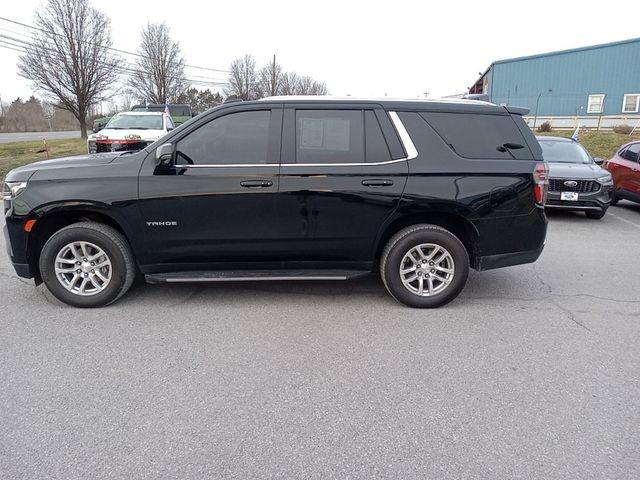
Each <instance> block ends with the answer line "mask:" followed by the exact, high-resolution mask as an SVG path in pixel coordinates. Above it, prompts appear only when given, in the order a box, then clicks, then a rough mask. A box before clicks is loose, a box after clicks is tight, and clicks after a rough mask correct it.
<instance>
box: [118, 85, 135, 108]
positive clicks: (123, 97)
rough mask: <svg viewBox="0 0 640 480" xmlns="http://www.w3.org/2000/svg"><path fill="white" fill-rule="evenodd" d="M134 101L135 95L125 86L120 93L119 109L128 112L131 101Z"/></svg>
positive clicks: (131, 104)
mask: <svg viewBox="0 0 640 480" xmlns="http://www.w3.org/2000/svg"><path fill="white" fill-rule="evenodd" d="M135 101H136V96H135V95H134V94H133V92H132V91H131V90H129V89H127V88H125V89H124V90H123V91H122V92H121V93H120V111H122V112H128V111H129V110H131V107H132V106H133V102H135Z"/></svg>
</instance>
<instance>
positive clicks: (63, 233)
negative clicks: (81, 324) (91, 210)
mask: <svg viewBox="0 0 640 480" xmlns="http://www.w3.org/2000/svg"><path fill="white" fill-rule="evenodd" d="M40 275H41V276H42V280H43V282H44V284H45V285H46V286H47V288H48V289H49V291H50V292H51V293H52V294H53V295H54V296H55V297H56V298H58V300H60V301H62V302H64V303H67V304H69V305H72V306H74V307H102V306H104V305H108V304H110V303H112V302H114V301H116V300H117V299H118V298H120V297H121V296H122V295H124V294H125V293H126V291H127V290H128V289H129V287H130V286H131V284H132V283H133V280H134V277H135V265H134V260H133V255H132V253H131V250H130V248H129V245H128V244H127V241H126V239H125V238H124V236H123V235H122V234H121V233H120V232H118V231H117V230H115V229H113V228H111V227H109V226H107V225H103V224H100V223H94V222H81V223H75V224H73V225H69V226H68V227H65V228H63V229H61V230H59V231H57V232H56V233H54V234H53V235H52V236H51V238H49V240H47V242H46V243H45V245H44V247H43V248H42V252H41V254H40Z"/></svg>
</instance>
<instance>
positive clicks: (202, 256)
mask: <svg viewBox="0 0 640 480" xmlns="http://www.w3.org/2000/svg"><path fill="white" fill-rule="evenodd" d="M254 112H255V113H256V115H255V118H252V117H251V114H252V113H254ZM225 113H226V112H225ZM233 115H238V116H237V117H235V118H234V117H233ZM236 120H238V121H236ZM216 121H217V122H218V123H214V122H216ZM265 121H267V122H268V123H267V124H266V125H265ZM208 122H210V123H208ZM208 122H205V123H203V124H202V126H200V127H199V128H197V129H194V130H192V131H191V132H189V133H187V134H186V135H185V136H184V137H182V138H180V139H178V140H177V141H176V142H174V143H175V148H176V155H175V157H176V161H177V162H179V163H181V164H182V165H177V166H175V167H170V168H168V169H167V168H160V167H156V166H155V164H154V158H151V157H152V156H150V158H147V160H146V161H145V165H144V166H143V169H142V172H141V174H140V181H139V190H140V209H141V212H142V216H143V218H144V220H145V230H146V240H147V243H148V245H149V248H150V249H151V250H153V251H154V257H155V260H156V262H157V263H208V262H219V261H238V262H243V261H254V260H256V261H257V260H260V261H262V260H270V259H272V258H273V256H272V252H271V251H270V250H269V248H268V246H267V243H268V241H269V240H270V239H279V238H280V236H281V232H279V231H278V229H277V228H274V225H277V219H278V215H279V211H280V209H279V207H278V178H279V177H278V171H279V165H278V163H279V156H280V135H281V133H280V132H281V127H282V109H280V108H266V109H260V110H259V109H257V108H255V107H254V110H250V111H237V110H235V111H234V110H231V112H230V113H228V114H227V115H223V116H220V117H216V118H213V119H211V120H209V121H208ZM207 125H208V127H207ZM205 128H209V129H210V131H207V130H205ZM218 128H220V129H221V130H222V131H221V132H220V131H217V129H218ZM265 129H267V130H265ZM185 142H188V143H187V147H184V152H181V148H182V147H181V145H182V144H184V143H185ZM252 145H253V147H252ZM185 158H188V161H184V159H185Z"/></svg>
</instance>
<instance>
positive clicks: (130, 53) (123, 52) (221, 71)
mask: <svg viewBox="0 0 640 480" xmlns="http://www.w3.org/2000/svg"><path fill="white" fill-rule="evenodd" d="M0 20H3V21H5V22H9V23H13V24H15V25H20V26H21V27H26V28H30V29H32V30H37V31H40V32H43V33H46V34H50V35H51V34H53V35H56V36H63V35H62V34H60V33H56V32H49V31H47V30H44V29H43V28H38V27H34V26H33V25H28V24H26V23H22V22H18V21H17V20H11V19H10V18H6V17H0ZM105 48H107V49H108V50H111V51H114V52H118V53H122V54H125V55H132V56H134V57H139V58H145V59H147V60H151V59H150V58H149V57H147V56H145V55H141V54H139V53H134V52H128V51H126V50H121V49H119V48H115V47H105ZM185 66H186V67H189V68H197V69H199V70H208V71H211V72H220V73H230V70H223V69H219V68H209V67H200V66H198V65H188V64H187V65H185Z"/></svg>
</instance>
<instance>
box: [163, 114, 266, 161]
mask: <svg viewBox="0 0 640 480" xmlns="http://www.w3.org/2000/svg"><path fill="white" fill-rule="evenodd" d="M270 120H271V111H270V110H256V111H249V112H237V113H230V114H228V115H225V116H223V117H218V118H215V119H213V120H211V121H210V122H208V123H206V124H205V125H203V126H201V127H199V128H198V129H197V130H195V131H193V132H191V133H189V134H187V136H186V137H184V138H183V139H181V140H180V141H179V142H178V144H177V147H176V151H177V155H178V159H177V162H178V163H188V164H194V165H229V164H247V163H249V164H264V163H268V157H269V123H270Z"/></svg>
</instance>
